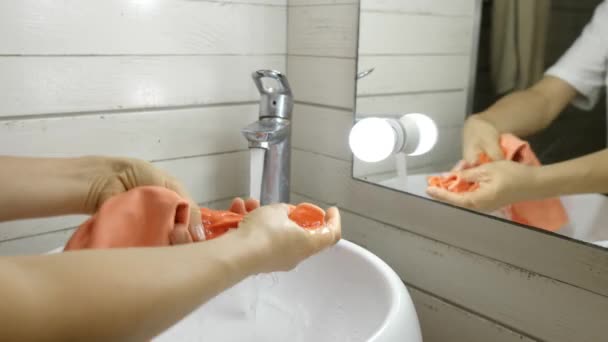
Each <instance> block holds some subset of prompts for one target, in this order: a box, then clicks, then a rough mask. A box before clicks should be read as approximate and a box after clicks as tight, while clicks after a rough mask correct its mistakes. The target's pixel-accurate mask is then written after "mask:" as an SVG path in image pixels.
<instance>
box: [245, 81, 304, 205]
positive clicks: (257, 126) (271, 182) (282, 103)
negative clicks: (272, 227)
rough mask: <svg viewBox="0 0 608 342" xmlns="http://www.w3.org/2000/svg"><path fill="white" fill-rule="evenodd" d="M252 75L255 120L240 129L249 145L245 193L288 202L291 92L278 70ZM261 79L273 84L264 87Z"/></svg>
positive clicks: (263, 199) (263, 201) (267, 201)
mask: <svg viewBox="0 0 608 342" xmlns="http://www.w3.org/2000/svg"><path fill="white" fill-rule="evenodd" d="M252 77H253V80H254V83H255V85H256V87H257V88H258V91H259V92H260V96H261V99H260V112H259V120H258V121H256V122H254V123H252V124H250V125H248V126H247V127H245V128H243V129H242V131H241V133H242V134H243V136H244V137H245V138H246V139H247V141H248V143H249V149H250V160H251V162H250V179H249V183H250V194H249V195H250V196H251V197H252V198H257V199H259V200H260V203H261V204H262V205H267V204H271V203H288V202H289V181H290V179H289V176H290V163H291V114H292V110H293V95H292V93H291V88H290V87H289V82H288V81H287V78H286V77H285V76H284V75H282V74H281V73H280V72H278V71H274V70H259V71H256V72H254V73H253V74H252ZM264 79H268V80H267V81H271V82H274V83H275V84H276V85H275V86H274V87H267V86H266V85H265V83H264V82H263V80H264ZM260 149H261V151H260ZM261 152H263V153H261ZM260 168H261V170H260ZM258 178H261V179H258ZM258 187H261V189H259V191H258V189H257V188H258Z"/></svg>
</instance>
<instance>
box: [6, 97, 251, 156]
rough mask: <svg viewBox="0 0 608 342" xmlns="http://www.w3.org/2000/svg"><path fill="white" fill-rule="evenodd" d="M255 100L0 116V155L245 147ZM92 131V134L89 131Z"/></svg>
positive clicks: (188, 152) (181, 152)
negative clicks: (127, 110) (201, 105)
mask: <svg viewBox="0 0 608 342" xmlns="http://www.w3.org/2000/svg"><path fill="white" fill-rule="evenodd" d="M257 113H258V106H257V105H253V104H251V105H237V106H222V107H206V108H191V109H176V110H159V111H148V112H130V113H110V114H107V113H99V114H94V115H77V116H67V117H52V118H34V119H28V120H18V119H17V120H9V121H0V155H2V154H4V155H7V154H10V155H22V156H45V157H70V156H80V155H87V154H88V155H92V154H97V155H115V156H125V157H134V158H141V159H146V160H161V159H168V158H180V157H189V156H197V155H204V154H211V153H222V152H233V151H237V150H245V149H247V141H246V140H245V138H244V137H243V136H242V135H241V133H240V129H241V128H243V127H245V126H246V125H248V124H249V123H251V122H253V121H255V120H257ZM91 132H95V134H91Z"/></svg>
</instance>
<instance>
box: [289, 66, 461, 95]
mask: <svg viewBox="0 0 608 342" xmlns="http://www.w3.org/2000/svg"><path fill="white" fill-rule="evenodd" d="M358 63H359V64H358V70H359V71H363V70H368V69H371V68H374V69H375V70H374V71H373V72H372V73H371V74H370V75H368V76H367V77H365V78H362V79H361V80H359V82H357V96H369V95H382V94H403V93H411V92H436V91H444V90H461V89H466V88H467V86H468V83H469V66H470V61H469V57H468V56H363V57H361V58H359V62H358ZM290 64H291V60H290ZM290 70H291V65H290ZM343 80H344V81H343V82H344V83H345V82H347V81H346V79H343ZM348 85H350V84H348V83H345V84H344V85H343V86H348ZM329 89H331V88H321V89H318V90H317V91H319V92H322V91H327V90H329ZM348 89H352V88H348ZM321 103H324V102H321ZM324 104H325V103H324Z"/></svg>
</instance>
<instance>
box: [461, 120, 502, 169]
mask: <svg viewBox="0 0 608 342" xmlns="http://www.w3.org/2000/svg"><path fill="white" fill-rule="evenodd" d="M481 153H485V154H487V155H488V157H490V159H491V160H502V159H504V157H503V153H502V149H501V148H500V133H499V132H498V130H497V129H496V128H495V127H494V126H493V125H492V124H491V123H489V122H487V121H486V120H484V119H482V118H480V117H479V115H473V116H471V117H469V118H468V119H467V121H466V122H465V124H464V128H463V158H464V161H465V162H466V164H468V165H475V163H477V159H478V158H479V155H480V154H481Z"/></svg>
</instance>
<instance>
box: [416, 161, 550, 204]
mask: <svg viewBox="0 0 608 342" xmlns="http://www.w3.org/2000/svg"><path fill="white" fill-rule="evenodd" d="M539 170H540V167H534V166H527V165H523V164H519V163H515V162H512V161H506V160H503V161H498V162H493V163H488V164H484V165H481V166H479V167H475V168H472V169H467V170H464V171H460V172H458V173H457V175H458V176H460V177H461V179H463V180H465V181H468V182H474V183H478V184H479V188H477V189H476V190H474V191H471V192H464V193H454V192H450V191H448V190H445V189H440V188H437V187H429V188H428V189H427V193H428V194H429V196H431V197H433V198H435V199H438V200H440V201H443V202H447V203H450V204H453V205H457V206H460V207H465V208H469V209H473V210H478V211H484V212H491V211H494V210H497V209H500V208H502V207H504V206H506V205H509V204H513V203H516V202H520V201H526V200H534V199H537V197H538V196H537V195H536V194H535V190H534V189H536V188H537V185H538V180H537V178H538V177H537V175H538V171H539Z"/></svg>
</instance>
